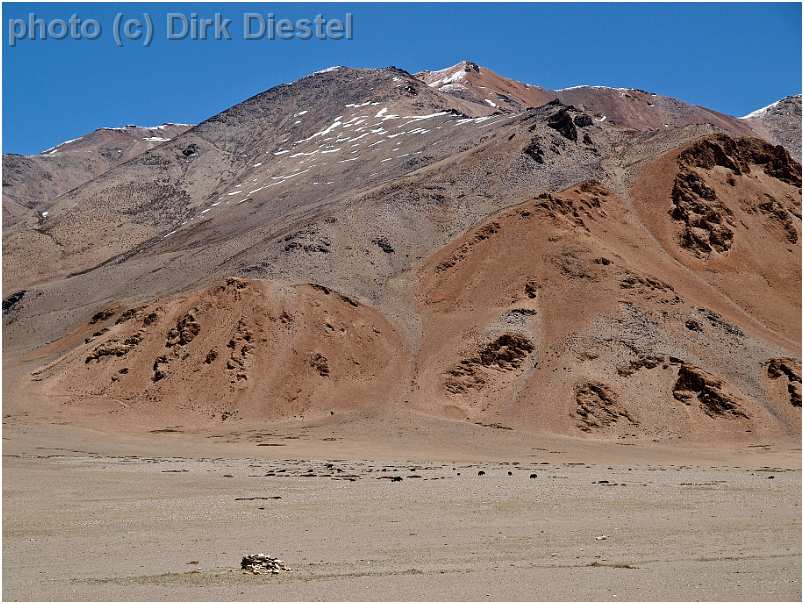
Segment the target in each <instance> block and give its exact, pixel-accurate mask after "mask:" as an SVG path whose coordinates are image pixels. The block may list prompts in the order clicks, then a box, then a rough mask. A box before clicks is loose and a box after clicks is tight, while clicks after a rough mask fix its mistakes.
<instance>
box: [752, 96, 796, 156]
mask: <svg viewBox="0 0 804 604" xmlns="http://www.w3.org/2000/svg"><path fill="white" fill-rule="evenodd" d="M742 119H743V120H745V122H746V123H748V125H749V126H751V128H752V129H753V130H754V131H755V132H756V133H757V136H760V137H761V138H764V139H765V140H767V141H770V142H772V143H775V144H777V145H782V146H783V147H785V148H786V149H787V150H788V151H790V155H792V156H793V157H794V158H795V159H797V160H798V161H801V95H800V94H796V95H794V96H786V97H784V98H783V99H780V100H778V101H776V102H775V103H772V104H770V105H768V106H767V107H763V108H761V109H757V110H756V111H752V112H751V113H749V114H748V115H746V116H744V117H743V118H742Z"/></svg>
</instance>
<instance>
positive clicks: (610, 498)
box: [3, 416, 801, 601]
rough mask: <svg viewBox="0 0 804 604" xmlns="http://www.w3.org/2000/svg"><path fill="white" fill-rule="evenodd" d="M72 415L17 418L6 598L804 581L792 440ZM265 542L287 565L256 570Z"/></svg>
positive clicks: (389, 593) (678, 595) (527, 593)
mask: <svg viewBox="0 0 804 604" xmlns="http://www.w3.org/2000/svg"><path fill="white" fill-rule="evenodd" d="M61 424H62V425H60V422H54V423H49V424H48V423H41V422H39V421H35V420H33V419H26V417H25V416H21V417H16V418H13V419H11V418H6V421H5V427H4V449H3V452H4V458H3V470H4V472H3V497H4V507H3V520H4V523H3V547H4V550H3V554H4V566H3V597H4V599H6V600H481V601H482V600H610V601H617V600H755V599H759V600H800V599H801V508H800V504H801V470H800V447H799V446H798V444H797V443H795V442H793V443H790V444H788V445H779V444H767V443H755V444H754V445H753V446H744V447H741V448H740V449H731V450H727V451H723V450H708V449H706V448H705V447H702V446H698V447H693V448H679V447H675V446H674V447H664V446H661V445H660V444H654V445H653V446H617V445H615V444H611V443H595V442H593V441H583V440H577V439H570V438H557V437H555V436H552V437H551V436H547V435H538V434H524V433H521V432H517V431H506V430H499V429H495V428H488V427H482V426H466V425H464V424H459V423H454V424H452V423H450V422H443V421H441V423H439V421H436V420H433V421H430V420H428V421H426V422H425V421H422V420H421V419H420V418H416V417H414V416H411V417H407V418H405V417H399V418H395V420H394V422H393V423H391V422H373V423H372V422H371V421H370V420H365V421H362V422H361V421H354V422H351V423H347V424H343V425H342V426H336V427H335V428H333V426H327V427H322V426H319V427H309V426H308V427H305V426H301V425H298V426H293V425H291V424H287V425H284V426H280V427H276V426H275V427H274V428H272V429H271V430H268V431H265V430H263V431H260V430H258V429H255V430H243V431H231V432H226V431H225V430H222V431H220V432H217V433H211V432H210V433H207V434H193V435H189V434H184V433H182V432H170V431H168V432H161V433H157V434H147V435H143V436H137V435H128V436H122V435H119V434H114V435H113V434H110V433H108V432H101V431H93V430H87V429H84V428H78V427H75V426H72V425H69V424H64V423H61ZM389 426H393V427H392V428H391V427H389ZM333 434H336V435H335V436H333ZM447 442H449V443H453V444H452V445H451V446H446V445H444V444H443V443H447ZM765 445H767V446H765ZM479 472H485V474H484V475H479ZM509 472H510V475H509ZM531 474H536V477H535V478H531ZM392 476H399V477H401V478H402V480H401V481H392V480H391V479H390V477H392ZM257 552H263V553H266V554H269V555H272V556H277V557H280V558H282V559H283V560H284V561H285V562H286V563H287V564H288V565H289V567H290V568H291V570H290V571H288V572H283V573H281V574H279V575H259V576H257V575H251V574H245V573H243V572H242V571H241V570H240V568H239V563H240V559H241V557H242V556H243V555H246V554H250V553H257Z"/></svg>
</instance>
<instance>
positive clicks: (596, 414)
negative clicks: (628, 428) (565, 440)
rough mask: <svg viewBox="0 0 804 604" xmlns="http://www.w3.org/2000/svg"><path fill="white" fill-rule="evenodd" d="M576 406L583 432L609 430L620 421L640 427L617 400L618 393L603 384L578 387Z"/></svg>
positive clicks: (587, 383) (588, 383)
mask: <svg viewBox="0 0 804 604" xmlns="http://www.w3.org/2000/svg"><path fill="white" fill-rule="evenodd" d="M575 405H576V406H575V415H576V416H577V418H578V428H579V429H580V430H582V431H583V432H591V431H592V430H595V429H600V428H607V427H609V426H611V425H612V424H615V423H617V422H619V421H620V420H625V421H627V422H628V423H630V424H631V425H634V426H636V425H638V423H637V422H636V421H635V420H634V418H633V417H632V416H631V415H630V414H629V413H628V411H627V410H626V409H625V407H623V406H622V404H620V402H619V401H618V400H617V395H616V393H615V392H614V391H613V390H612V389H611V388H610V387H609V386H608V385H606V384H604V383H602V382H595V381H589V382H583V383H581V384H578V385H576V386H575Z"/></svg>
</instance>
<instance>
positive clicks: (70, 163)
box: [3, 124, 190, 229]
mask: <svg viewBox="0 0 804 604" xmlns="http://www.w3.org/2000/svg"><path fill="white" fill-rule="evenodd" d="M188 128H190V126H189V125H187V124H162V125H161V126H154V127H140V126H125V127H123V128H100V129H99V130H95V131H94V132H91V133H89V134H87V135H84V136H81V137H79V138H77V139H74V140H71V141H67V142H64V143H61V144H60V145H57V146H56V147H53V148H51V149H47V150H45V151H43V152H42V153H40V154H39V155H16V154H8V155H4V156H3V228H4V229H6V228H8V227H9V226H11V225H13V224H15V223H16V222H18V221H19V220H21V219H23V218H27V219H33V220H36V217H37V214H36V213H37V211H38V212H43V211H47V210H48V208H49V207H50V205H51V204H52V203H53V201H54V200H55V199H56V198H57V197H58V196H59V195H61V194H62V193H65V192H66V191H69V190H70V189H74V188H75V187H77V186H79V185H81V184H83V183H85V182H87V181H89V180H92V179H93V178H95V177H96V176H98V175H100V174H102V173H104V172H106V171H107V170H108V169H109V168H112V167H114V166H116V165H118V164H121V163H123V162H126V161H128V160H129V159H131V158H132V157H135V156H137V155H139V154H140V153H143V152H144V151H147V150H148V149H152V148H153V147H156V146H157V145H160V144H162V143H164V142H166V141H168V140H170V139H171V138H173V137H175V136H177V135H179V134H181V133H182V132H184V131H186V130H187V129H188Z"/></svg>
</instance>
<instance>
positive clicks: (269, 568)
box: [240, 554, 290, 575]
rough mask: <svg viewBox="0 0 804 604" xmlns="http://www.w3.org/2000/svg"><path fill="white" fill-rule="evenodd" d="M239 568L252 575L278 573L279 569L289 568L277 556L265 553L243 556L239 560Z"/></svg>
mask: <svg viewBox="0 0 804 604" xmlns="http://www.w3.org/2000/svg"><path fill="white" fill-rule="evenodd" d="M240 568H242V569H243V570H244V571H247V572H250V573H252V574H254V575H269V574H270V575H278V574H279V571H282V570H290V569H289V568H288V567H287V566H286V565H285V563H284V562H283V561H282V560H280V559H279V558H272V557H271V556H266V555H265V554H252V555H250V556H244V557H243V559H242V560H241V561H240Z"/></svg>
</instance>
